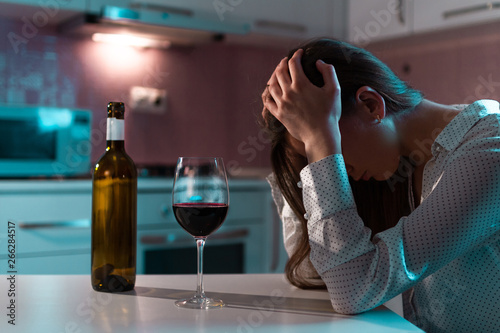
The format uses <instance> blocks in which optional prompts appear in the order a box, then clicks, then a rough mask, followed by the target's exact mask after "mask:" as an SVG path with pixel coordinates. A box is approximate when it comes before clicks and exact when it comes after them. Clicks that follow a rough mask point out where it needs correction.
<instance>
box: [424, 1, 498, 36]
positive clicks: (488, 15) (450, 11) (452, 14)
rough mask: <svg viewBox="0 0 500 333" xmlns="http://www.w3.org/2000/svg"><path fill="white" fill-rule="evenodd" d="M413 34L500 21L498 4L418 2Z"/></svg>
mask: <svg viewBox="0 0 500 333" xmlns="http://www.w3.org/2000/svg"><path fill="white" fill-rule="evenodd" d="M414 6H415V8H414V17H415V23H414V27H415V28H414V29H415V32H424V31H430V30H436V29H443V28H452V27H458V26H466V25H471V24H476V23H485V22H488V21H494V20H500V2H496V1H493V2H491V1H485V0H440V1H435V0H418V1H415V5H414Z"/></svg>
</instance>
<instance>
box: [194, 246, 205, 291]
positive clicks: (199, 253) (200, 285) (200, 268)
mask: <svg viewBox="0 0 500 333" xmlns="http://www.w3.org/2000/svg"><path fill="white" fill-rule="evenodd" d="M195 239H196V247H197V262H198V287H197V288H196V297H199V298H205V289H204V288H203V248H204V247H205V238H195Z"/></svg>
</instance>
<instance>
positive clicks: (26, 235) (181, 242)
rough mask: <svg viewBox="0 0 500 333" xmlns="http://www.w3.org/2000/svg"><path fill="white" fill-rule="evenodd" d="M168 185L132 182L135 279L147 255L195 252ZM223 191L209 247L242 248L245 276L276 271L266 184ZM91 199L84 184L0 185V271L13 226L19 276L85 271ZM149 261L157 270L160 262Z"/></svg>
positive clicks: (279, 256) (275, 233) (245, 183)
mask: <svg viewBox="0 0 500 333" xmlns="http://www.w3.org/2000/svg"><path fill="white" fill-rule="evenodd" d="M172 183H173V180H172V179H166V178H140V179H139V181H138V198H137V203H138V207H137V224H138V226H137V229H138V233H137V236H138V239H137V273H138V274H144V273H147V272H145V264H146V261H147V260H146V258H148V257H149V258H151V257H150V256H148V253H151V251H156V252H157V253H159V254H160V255H161V254H162V250H175V249H181V248H185V247H191V248H193V249H194V248H195V242H194V240H193V238H192V237H191V236H190V235H189V234H188V233H187V232H185V231H184V230H183V229H182V228H181V227H180V226H179V224H178V223H177V222H176V220H175V217H174V214H173V212H172V209H171V207H172V206H171V205H172V199H171V198H172ZM229 189H230V207H229V212H228V216H227V218H226V221H225V222H224V224H223V225H222V227H221V228H220V230H218V231H217V232H216V233H214V234H213V235H212V236H211V237H210V238H209V244H212V245H213V246H214V247H216V246H228V245H237V246H240V247H242V253H243V255H242V256H241V257H242V258H243V259H242V265H243V269H244V272H245V273H269V272H282V271H283V267H284V265H285V262H286V253H285V251H284V248H283V241H282V236H281V227H280V226H281V223H280V221H279V220H277V219H276V217H275V211H276V209H275V207H274V204H273V202H272V198H271V192H270V188H269V185H268V184H267V182H266V181H264V180H231V181H230V183H229ZM91 194H92V184H91V181H90V180H66V181H55V180H46V181H36V180H35V181H33V180H31V181H30V180H12V181H8V180H3V181H0V221H1V223H0V226H1V227H2V228H3V230H0V267H7V264H8V260H9V253H8V251H7V242H8V237H7V236H8V231H7V229H8V221H12V222H13V223H14V224H15V239H16V247H15V254H16V264H15V265H16V269H17V272H18V274H89V273H90V247H91V206H92V202H91V201H92V199H91ZM156 258H159V257H156ZM174 259H175V260H182V258H181V259H178V258H174ZM153 261H154V262H153V265H156V264H157V262H158V259H156V261H155V260H153ZM160 262H161V259H160ZM192 264H193V267H195V261H194V260H193V263H192Z"/></svg>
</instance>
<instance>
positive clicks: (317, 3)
mask: <svg viewBox="0 0 500 333" xmlns="http://www.w3.org/2000/svg"><path fill="white" fill-rule="evenodd" d="M103 6H117V7H128V8H136V9H144V10H153V11H160V12H167V13H173V14H178V15H185V16H190V17H192V18H193V19H202V20H207V21H210V20H211V21H212V22H214V23H217V24H219V25H221V24H222V25H238V24H239V25H241V24H245V25H247V26H248V31H249V34H248V35H245V36H238V35H237V34H234V35H233V34H229V35H228V36H226V37H227V39H228V40H229V41H238V42H250V43H257V44H266V43H269V42H271V43H278V44H280V42H282V41H287V40H304V39H308V38H312V37H318V36H329V37H336V38H345V34H344V31H345V13H346V10H347V9H346V7H347V1H346V0H340V1H331V0H314V2H311V1H307V0H251V1H249V0H210V1H199V0H89V11H90V12H93V13H99V12H100V10H101V8H102V7H103ZM266 37H267V38H266Z"/></svg>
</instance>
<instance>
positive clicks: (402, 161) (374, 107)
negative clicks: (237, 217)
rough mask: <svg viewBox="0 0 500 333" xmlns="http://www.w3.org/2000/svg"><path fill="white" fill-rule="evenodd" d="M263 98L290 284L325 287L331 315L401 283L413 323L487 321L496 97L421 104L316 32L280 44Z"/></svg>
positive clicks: (497, 138) (360, 55) (495, 295)
mask: <svg viewBox="0 0 500 333" xmlns="http://www.w3.org/2000/svg"><path fill="white" fill-rule="evenodd" d="M262 98H263V103H264V110H263V123H264V125H265V127H266V128H267V129H268V130H269V131H270V133H271V135H272V153H271V155H272V156H271V159H272V166H273V175H271V176H270V177H269V182H270V184H271V187H272V190H273V197H274V200H275V203H276V205H277V206H278V212H279V213H280V216H281V218H282V221H283V226H284V239H285V247H286V249H287V252H288V253H289V256H290V259H289V262H288V263H287V267H286V274H287V277H288V279H289V280H290V282H291V283H292V284H294V285H296V286H298V287H302V288H317V287H322V286H325V285H326V287H327V289H328V292H329V294H330V298H331V301H332V305H333V307H334V309H335V310H336V311H338V312H340V313H350V314H354V313H360V312H363V311H366V310H369V309H372V308H374V307H376V306H378V305H380V304H382V303H384V302H386V301H387V300H389V299H391V298H393V297H394V296H396V295H398V294H400V293H402V292H403V299H404V305H405V306H404V312H405V317H406V318H407V319H408V320H410V321H412V322H413V323H415V324H416V325H418V326H419V327H421V328H422V329H424V330H425V331H428V332H470V331H472V330H475V331H478V332H494V331H498V323H499V322H500V315H499V314H500V305H499V304H500V303H499V300H500V113H499V104H498V102H496V101H488V100H483V101H477V102H475V103H473V104H471V105H468V106H466V105H451V106H450V105H441V104H437V103H434V102H431V101H429V100H426V99H424V98H423V97H422V95H421V93H420V92H418V91H416V90H414V89H412V88H410V87H409V86H408V85H407V84H406V83H404V82H403V81H401V80H400V79H399V78H397V77H396V76H395V75H394V73H393V72H392V71H391V70H390V69H389V68H388V67H387V66H385V65H384V64H383V63H382V62H381V61H380V60H378V59H377V58H375V57H374V56H373V55H372V54H371V53H369V52H367V51H365V50H363V49H359V48H356V47H354V46H352V45H349V44H347V43H344V42H340V41H335V40H328V39H321V40H315V41H312V42H310V43H308V44H306V45H303V46H302V47H301V48H299V49H298V50H293V51H292V52H290V55H289V56H288V57H287V58H285V59H283V60H282V61H281V62H280V63H279V65H278V66H277V67H276V69H275V71H274V73H273V74H272V76H271V78H270V80H269V82H268V85H267V87H266V89H265V91H264V93H263V95H262Z"/></svg>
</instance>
